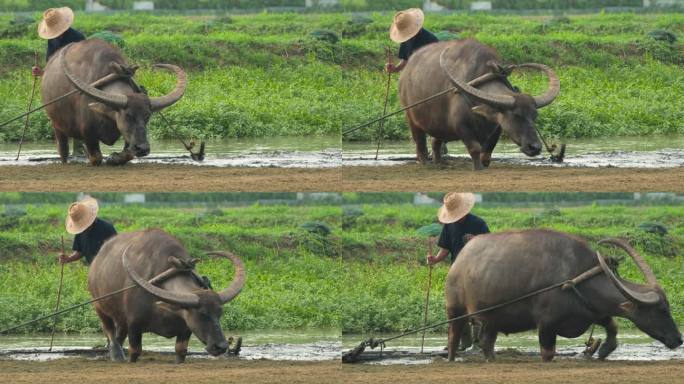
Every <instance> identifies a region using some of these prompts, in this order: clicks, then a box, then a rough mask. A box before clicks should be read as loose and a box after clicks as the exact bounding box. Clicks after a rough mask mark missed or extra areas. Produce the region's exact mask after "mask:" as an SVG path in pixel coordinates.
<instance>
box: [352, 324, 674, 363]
mask: <svg viewBox="0 0 684 384" xmlns="http://www.w3.org/2000/svg"><path fill="white" fill-rule="evenodd" d="M389 336H392V335H376V336H374V337H379V338H383V337H389ZM588 337H589V335H588V334H586V335H584V336H582V337H579V338H576V339H565V338H561V337H559V338H558V344H557V348H556V352H557V355H556V359H570V360H572V359H579V360H584V359H586V357H585V356H584V354H583V351H584V348H585V347H584V345H583V344H584V342H585V341H586V340H587V338H588ZM594 337H595V338H600V339H602V340H605V334H602V333H600V332H599V331H598V329H597V330H596V331H595V334H594ZM366 338H367V337H362V336H358V335H350V336H347V335H345V336H343V338H342V350H343V353H344V352H347V351H349V350H350V349H352V348H354V347H356V346H357V345H358V344H359V343H360V342H361V341H363V340H364V339H366ZM420 345H421V337H420V335H419V336H411V337H406V338H402V339H398V340H396V341H395V342H390V343H388V344H387V346H386V348H385V349H384V350H383V351H382V352H383V353H386V355H385V357H384V358H377V357H379V355H380V349H379V348H376V349H374V350H372V349H370V348H366V351H365V352H364V353H365V354H367V355H369V356H368V357H367V358H364V359H363V360H362V361H363V362H364V363H365V364H371V365H395V364H400V365H414V364H430V363H432V362H434V361H438V360H442V359H444V358H445V357H446V350H445V347H446V345H447V338H446V335H441V334H440V335H434V334H432V335H431V334H428V335H426V337H425V346H424V348H423V353H422V354H421V353H420V349H421V348H420ZM496 352H497V355H498V356H499V357H500V358H503V359H506V358H518V359H519V358H525V359H530V360H535V359H541V358H540V355H539V344H538V338H537V334H536V333H532V332H526V333H521V334H516V335H508V336H504V335H499V337H498V339H497V342H496ZM596 356H598V354H596V355H594V358H596ZM482 358H483V355H482V352H481V350H479V349H476V348H470V349H469V350H467V351H465V352H462V353H460V354H459V357H458V358H457V361H470V360H477V361H479V360H481V359H482ZM608 360H614V361H668V360H684V347H679V348H677V349H674V350H670V349H668V348H667V347H665V346H664V345H663V344H661V343H659V342H658V341H656V340H653V339H651V338H650V337H648V336H647V335H645V334H642V333H641V334H640V333H637V332H631V331H629V332H623V333H621V334H619V335H618V347H617V349H616V350H615V351H613V353H611V354H610V356H609V357H608Z"/></svg>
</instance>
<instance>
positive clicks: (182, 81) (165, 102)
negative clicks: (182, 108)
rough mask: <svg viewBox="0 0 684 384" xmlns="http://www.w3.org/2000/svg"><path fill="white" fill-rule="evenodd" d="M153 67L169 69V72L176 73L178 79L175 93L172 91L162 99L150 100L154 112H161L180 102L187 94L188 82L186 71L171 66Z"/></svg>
mask: <svg viewBox="0 0 684 384" xmlns="http://www.w3.org/2000/svg"><path fill="white" fill-rule="evenodd" d="M153 67H155V68H164V69H168V70H169V71H171V72H174V73H175V74H176V77H177V80H176V88H175V89H174V90H173V91H171V93H169V94H168V95H165V96H161V97H152V98H150V104H151V105H152V111H155V112H156V111H161V110H162V109H164V108H166V107H169V106H171V105H173V104H175V103H176V102H177V101H178V100H180V99H181V97H183V94H185V87H186V86H187V84H188V81H187V79H186V76H185V71H183V70H182V69H181V68H180V67H178V66H175V65H171V64H155V65H153Z"/></svg>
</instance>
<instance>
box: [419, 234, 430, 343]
mask: <svg viewBox="0 0 684 384" xmlns="http://www.w3.org/2000/svg"><path fill="white" fill-rule="evenodd" d="M428 249H429V252H430V256H432V236H430V237H428ZM428 268H429V269H428V283H427V293H426V294H425V312H424V314H423V328H425V327H426V326H427V320H428V307H429V305H430V286H431V285H432V264H429V265H428ZM426 331H427V328H425V329H423V336H422V337H421V340H420V353H423V347H424V346H425V332H426Z"/></svg>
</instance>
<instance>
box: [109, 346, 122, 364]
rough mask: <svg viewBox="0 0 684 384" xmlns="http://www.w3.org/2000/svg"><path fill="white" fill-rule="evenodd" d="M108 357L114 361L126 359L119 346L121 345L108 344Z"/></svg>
mask: <svg viewBox="0 0 684 384" xmlns="http://www.w3.org/2000/svg"><path fill="white" fill-rule="evenodd" d="M109 357H110V359H111V360H112V361H116V362H124V361H126V356H124V351H123V349H122V348H121V346H118V348H117V346H114V345H112V346H110V348H109Z"/></svg>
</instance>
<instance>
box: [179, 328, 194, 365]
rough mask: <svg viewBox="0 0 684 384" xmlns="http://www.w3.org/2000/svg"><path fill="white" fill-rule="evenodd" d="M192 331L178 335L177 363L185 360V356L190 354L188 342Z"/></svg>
mask: <svg viewBox="0 0 684 384" xmlns="http://www.w3.org/2000/svg"><path fill="white" fill-rule="evenodd" d="M191 335H192V333H191V332H188V333H187V334H185V335H180V336H178V337H176V364H181V363H184V362H185V356H187V355H188V342H189V341H190V336H191Z"/></svg>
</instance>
